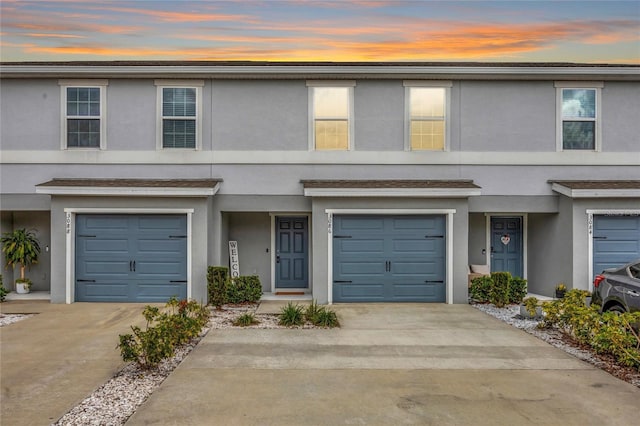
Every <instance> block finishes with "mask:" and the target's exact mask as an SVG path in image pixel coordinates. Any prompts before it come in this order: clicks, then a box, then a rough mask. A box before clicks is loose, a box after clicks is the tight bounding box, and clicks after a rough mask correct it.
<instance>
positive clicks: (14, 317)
mask: <svg viewBox="0 0 640 426" xmlns="http://www.w3.org/2000/svg"><path fill="white" fill-rule="evenodd" d="M32 316H33V314H0V327H4V326H5V325H9V324H13V323H16V322H18V321H22V320H25V319H27V318H31V317H32Z"/></svg>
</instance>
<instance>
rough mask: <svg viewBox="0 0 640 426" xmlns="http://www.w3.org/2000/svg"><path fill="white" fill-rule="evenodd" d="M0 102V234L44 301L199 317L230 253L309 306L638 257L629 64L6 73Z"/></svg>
mask: <svg viewBox="0 0 640 426" xmlns="http://www.w3.org/2000/svg"><path fill="white" fill-rule="evenodd" d="M0 95H1V98H0V138H1V140H0V143H1V152H0V155H1V157H0V167H1V170H0V178H1V184H0V203H1V211H2V213H1V229H0V231H2V232H7V231H11V230H14V229H18V228H27V229H36V230H37V235H38V237H39V239H40V243H41V246H42V254H41V257H40V262H39V263H38V264H37V265H34V266H33V267H32V268H31V270H30V271H28V276H29V277H30V278H31V279H32V280H33V282H34V285H33V287H32V290H36V291H38V290H40V291H47V292H50V299H51V302H52V303H72V302H75V301H88V302H91V301H95V302H102V301H109V302H128V301H145V302H146V301H161V300H165V299H167V298H168V297H170V296H171V295H178V296H179V297H189V298H193V299H196V300H201V301H206V297H207V291H206V270H207V266H209V265H228V264H229V242H230V241H231V242H236V243H237V250H238V252H237V253H238V258H239V259H238V260H239V273H240V274H242V275H258V276H259V277H260V280H261V283H262V286H263V290H264V293H265V294H266V295H268V296H270V297H274V298H277V297H283V298H286V297H290V296H291V295H295V294H303V295H306V296H307V297H312V298H314V299H316V300H317V301H318V302H320V303H334V302H387V301H391V302H397V301H406V302H440V303H466V302H467V297H468V274H469V272H470V265H487V267H488V268H489V269H490V270H491V271H504V270H506V271H510V272H511V273H512V274H513V275H516V276H520V277H524V278H526V279H527V280H528V283H529V291H530V292H533V293H538V294H543V295H551V293H552V291H553V288H554V286H555V285H556V284H558V283H560V282H563V283H565V284H567V286H568V287H569V288H572V287H573V288H581V289H590V286H591V282H592V279H593V276H594V274H597V273H599V272H600V271H601V270H602V269H603V268H605V267H610V266H614V265H620V264H622V263H625V262H627V261H630V260H632V259H635V258H638V257H640V66H638V65H592V64H528V63H309V62H297V63H271V62H69V63H3V64H0ZM474 269H476V267H475V266H474ZM14 276H15V273H13V272H12V271H10V270H5V271H4V278H5V279H4V282H5V286H7V287H11V286H12V284H11V282H12V279H13V278H14Z"/></svg>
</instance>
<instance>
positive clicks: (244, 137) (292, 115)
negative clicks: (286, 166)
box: [205, 80, 309, 151]
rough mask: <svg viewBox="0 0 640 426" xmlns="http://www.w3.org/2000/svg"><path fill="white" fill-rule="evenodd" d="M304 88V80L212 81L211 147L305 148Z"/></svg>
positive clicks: (237, 148)
mask: <svg viewBox="0 0 640 426" xmlns="http://www.w3.org/2000/svg"><path fill="white" fill-rule="evenodd" d="M307 90H308V89H307V87H306V84H305V82H304V80H278V81H246V80H244V81H222V80H216V81H214V82H213V84H212V94H211V99H210V102H211V105H212V109H211V115H205V117H206V120H207V121H210V123H211V128H212V138H211V139H212V144H213V149H214V150H266V151H270V150H292V151H296V150H302V151H306V150H308V148H309V144H308V132H307V128H308V125H307V121H308V113H307V109H308V108H307V104H308V102H307Z"/></svg>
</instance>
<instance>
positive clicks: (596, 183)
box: [549, 180, 640, 189]
mask: <svg viewBox="0 0 640 426" xmlns="http://www.w3.org/2000/svg"><path fill="white" fill-rule="evenodd" d="M549 183H555V184H558V185H562V186H564V187H566V188H569V189H640V180H550V181H549Z"/></svg>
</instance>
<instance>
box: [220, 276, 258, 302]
mask: <svg viewBox="0 0 640 426" xmlns="http://www.w3.org/2000/svg"><path fill="white" fill-rule="evenodd" d="M261 297H262V284H261V283H260V278H259V277H258V276H257V275H248V276H240V277H238V278H233V279H231V280H230V281H229V282H228V284H227V303H234V304H238V303H247V302H249V303H255V302H257V301H259V300H260V298H261Z"/></svg>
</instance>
